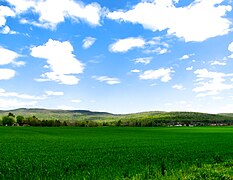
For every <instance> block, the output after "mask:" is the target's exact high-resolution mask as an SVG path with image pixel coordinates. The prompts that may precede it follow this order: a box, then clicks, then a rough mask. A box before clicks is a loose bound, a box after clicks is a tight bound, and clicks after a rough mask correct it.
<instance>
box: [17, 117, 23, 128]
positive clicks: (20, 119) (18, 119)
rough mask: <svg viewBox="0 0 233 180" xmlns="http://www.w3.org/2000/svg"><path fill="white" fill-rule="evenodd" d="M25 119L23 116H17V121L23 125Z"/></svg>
mask: <svg viewBox="0 0 233 180" xmlns="http://www.w3.org/2000/svg"><path fill="white" fill-rule="evenodd" d="M23 120H24V117H23V116H17V117H16V122H17V123H18V124H19V125H20V126H22V125H23Z"/></svg>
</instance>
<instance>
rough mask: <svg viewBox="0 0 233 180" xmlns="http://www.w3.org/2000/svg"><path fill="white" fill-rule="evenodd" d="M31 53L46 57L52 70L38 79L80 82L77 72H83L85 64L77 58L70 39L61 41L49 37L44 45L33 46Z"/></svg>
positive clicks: (67, 83) (71, 82) (70, 82)
mask: <svg viewBox="0 0 233 180" xmlns="http://www.w3.org/2000/svg"><path fill="white" fill-rule="evenodd" d="M31 55H32V56H33V57H36V58H42V59H46V61H47V66H46V67H47V68H49V69H50V70H51V72H46V73H44V74H42V75H41V78H39V79H36V80H37V81H40V82H43V81H55V82H58V83H59V84H66V85H74V84H78V82H79V79H78V78H77V77H76V76H75V74H80V73H83V70H84V65H83V64H82V63H81V62H80V61H79V60H78V59H76V58H75V55H74V54H73V46H72V45H71V44H70V42H68V41H64V42H60V41H56V40H52V39H49V40H48V42H47V43H46V44H44V45H41V46H37V47H33V48H31Z"/></svg>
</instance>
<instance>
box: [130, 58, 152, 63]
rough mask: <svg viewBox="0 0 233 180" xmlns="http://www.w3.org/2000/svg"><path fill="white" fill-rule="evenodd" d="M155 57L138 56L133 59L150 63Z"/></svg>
mask: <svg viewBox="0 0 233 180" xmlns="http://www.w3.org/2000/svg"><path fill="white" fill-rule="evenodd" d="M152 59H153V57H141V58H136V59H133V61H134V62H135V63H136V64H138V63H142V64H149V63H150V62H151V60H152Z"/></svg>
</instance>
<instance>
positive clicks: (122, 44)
mask: <svg viewBox="0 0 233 180" xmlns="http://www.w3.org/2000/svg"><path fill="white" fill-rule="evenodd" d="M145 44H146V42H145V40H144V39H143V38H140V37H129V38H125V39H118V40H117V41H116V42H115V43H113V44H111V45H110V46H109V50H110V51H111V52H114V53H118V52H121V53H125V52H127V51H129V50H131V49H133V48H143V47H144V45H145Z"/></svg>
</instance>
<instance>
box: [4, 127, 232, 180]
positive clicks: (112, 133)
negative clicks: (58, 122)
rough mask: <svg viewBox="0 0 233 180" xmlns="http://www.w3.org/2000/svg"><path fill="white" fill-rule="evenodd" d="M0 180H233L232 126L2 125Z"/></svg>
mask: <svg viewBox="0 0 233 180" xmlns="http://www.w3.org/2000/svg"><path fill="white" fill-rule="evenodd" d="M0 179H7V180H9V179H233V127H156V128H149V127H147V128H145V127H140V128H138V127H97V128H79V127H53V128H49V127H0Z"/></svg>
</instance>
